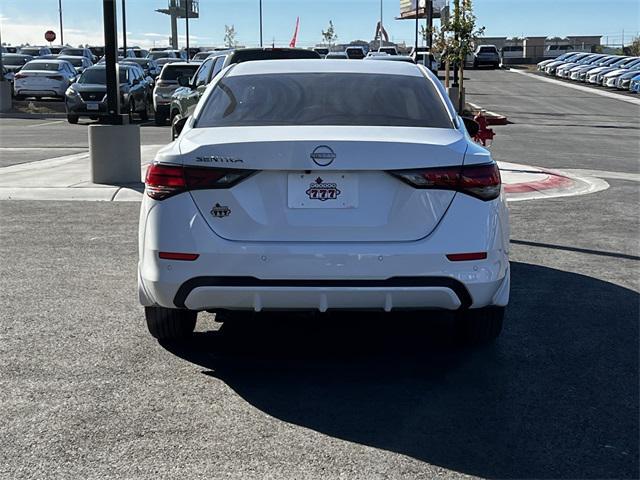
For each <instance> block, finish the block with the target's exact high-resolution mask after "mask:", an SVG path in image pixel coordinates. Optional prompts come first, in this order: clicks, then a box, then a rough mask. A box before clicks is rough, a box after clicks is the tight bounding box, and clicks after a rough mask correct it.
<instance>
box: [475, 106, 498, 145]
mask: <svg viewBox="0 0 640 480" xmlns="http://www.w3.org/2000/svg"><path fill="white" fill-rule="evenodd" d="M473 119H474V120H475V121H476V122H477V124H478V125H479V127H480V128H479V129H478V133H476V135H475V137H473V140H474V141H476V142H477V143H481V144H482V146H483V147H487V146H490V145H491V142H492V141H493V137H494V136H495V132H494V131H493V130H492V129H491V128H487V125H488V123H487V117H485V115H484V110H480V112H478V114H477V115H476V116H475V117H473ZM487 143H488V145H487Z"/></svg>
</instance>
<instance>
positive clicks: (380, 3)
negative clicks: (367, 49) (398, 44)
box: [380, 0, 383, 48]
mask: <svg viewBox="0 0 640 480" xmlns="http://www.w3.org/2000/svg"><path fill="white" fill-rule="evenodd" d="M382 29H383V27H382V0H380V48H382V31H383V30H382Z"/></svg>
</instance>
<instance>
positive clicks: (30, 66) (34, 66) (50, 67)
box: [22, 62, 60, 72]
mask: <svg viewBox="0 0 640 480" xmlns="http://www.w3.org/2000/svg"><path fill="white" fill-rule="evenodd" d="M59 69H60V64H59V63H49V62H29V63H27V64H26V65H25V66H24V67H22V70H23V71H24V70H47V71H50V72H57V71H58V70H59Z"/></svg>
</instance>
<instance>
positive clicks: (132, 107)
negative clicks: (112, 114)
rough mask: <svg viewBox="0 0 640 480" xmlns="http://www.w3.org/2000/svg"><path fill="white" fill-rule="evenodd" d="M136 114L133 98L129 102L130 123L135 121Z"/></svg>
mask: <svg viewBox="0 0 640 480" xmlns="http://www.w3.org/2000/svg"><path fill="white" fill-rule="evenodd" d="M135 114H136V104H135V102H134V101H133V100H131V102H129V123H133V118H134V115H135Z"/></svg>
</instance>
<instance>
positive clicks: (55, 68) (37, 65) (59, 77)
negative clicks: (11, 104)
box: [13, 60, 78, 98]
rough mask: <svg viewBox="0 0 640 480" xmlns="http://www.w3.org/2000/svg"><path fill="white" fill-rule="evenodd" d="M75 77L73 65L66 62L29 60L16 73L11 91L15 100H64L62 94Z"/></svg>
mask: <svg viewBox="0 0 640 480" xmlns="http://www.w3.org/2000/svg"><path fill="white" fill-rule="evenodd" d="M77 75H78V74H77V72H76V70H75V68H74V67H73V65H71V64H70V63H69V62H67V61H66V60H31V61H30V62H27V63H26V64H25V65H24V67H22V69H21V70H20V71H19V72H18V73H16V75H15V77H14V80H13V91H14V94H15V96H16V98H23V97H37V98H40V97H59V98H64V92H65V91H66V90H67V88H69V85H71V84H72V83H73V82H74V81H75V80H76V78H77Z"/></svg>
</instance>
